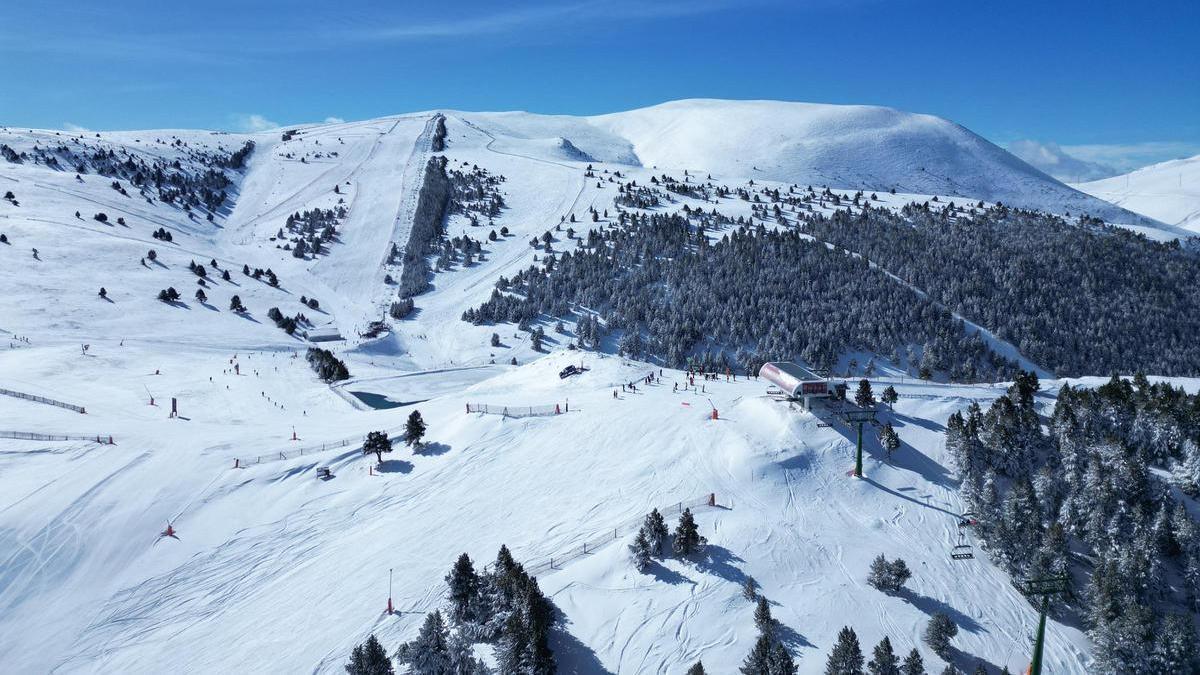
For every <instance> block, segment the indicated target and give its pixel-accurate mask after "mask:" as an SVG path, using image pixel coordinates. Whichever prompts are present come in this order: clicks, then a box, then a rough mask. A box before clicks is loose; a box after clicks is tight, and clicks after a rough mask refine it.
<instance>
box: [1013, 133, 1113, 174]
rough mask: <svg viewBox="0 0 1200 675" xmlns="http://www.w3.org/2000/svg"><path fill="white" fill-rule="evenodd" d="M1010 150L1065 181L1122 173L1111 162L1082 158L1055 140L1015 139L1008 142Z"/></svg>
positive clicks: (1043, 170) (1044, 171) (1039, 168)
mask: <svg viewBox="0 0 1200 675" xmlns="http://www.w3.org/2000/svg"><path fill="white" fill-rule="evenodd" d="M1008 151H1009V152H1011V153H1012V154H1014V155H1016V156H1017V157H1020V158H1021V159H1022V160H1024V161H1025V162H1026V163H1027V164H1029V165H1030V166H1032V167H1034V168H1035V169H1038V170H1039V171H1042V172H1043V173H1048V174H1050V175H1051V176H1054V177H1055V178H1057V179H1059V180H1061V181H1064V182H1072V183H1078V182H1081V181H1089V180H1098V179H1100V178H1108V177H1109V176H1115V175H1117V174H1118V173H1120V172H1119V171H1118V170H1116V169H1115V168H1113V167H1112V166H1111V165H1109V164H1105V163H1101V162H1095V161H1089V160H1085V159H1080V158H1079V157H1076V156H1074V155H1072V154H1071V153H1069V152H1067V151H1066V150H1064V149H1063V148H1062V147H1060V146H1059V145H1058V144H1057V143H1054V142H1053V141H1051V142H1048V143H1042V142H1040V141H1029V140H1021V141H1013V142H1011V143H1009V144H1008Z"/></svg>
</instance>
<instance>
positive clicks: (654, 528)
mask: <svg viewBox="0 0 1200 675" xmlns="http://www.w3.org/2000/svg"><path fill="white" fill-rule="evenodd" d="M642 529H644V530H645V531H646V537H647V538H649V539H650V548H651V551H652V552H653V554H654V555H656V556H662V555H663V547H664V546H665V545H666V543H667V535H668V534H669V531H668V530H667V521H666V520H665V519H664V518H663V517H662V514H661V513H659V512H658V509H653V510H651V511H650V513H648V514H646V521H645V522H644V523H643V524H642Z"/></svg>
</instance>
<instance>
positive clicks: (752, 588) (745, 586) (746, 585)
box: [742, 574, 758, 602]
mask: <svg viewBox="0 0 1200 675" xmlns="http://www.w3.org/2000/svg"><path fill="white" fill-rule="evenodd" d="M742 597H743V598H745V599H747V600H749V601H751V602H754V601H756V600H758V582H757V581H755V579H754V577H752V576H750V575H749V574H747V575H746V580H745V581H743V582H742Z"/></svg>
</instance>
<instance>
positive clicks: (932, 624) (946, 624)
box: [924, 612, 958, 660]
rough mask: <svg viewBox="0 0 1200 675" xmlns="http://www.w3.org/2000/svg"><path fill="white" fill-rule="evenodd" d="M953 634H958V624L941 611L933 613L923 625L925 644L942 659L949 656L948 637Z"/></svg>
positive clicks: (951, 636)
mask: <svg viewBox="0 0 1200 675" xmlns="http://www.w3.org/2000/svg"><path fill="white" fill-rule="evenodd" d="M955 635H958V626H956V625H954V622H953V621H952V620H951V619H950V617H949V616H947V615H946V614H944V613H943V612H938V613H936V614H934V615H933V617H932V618H931V619H929V623H928V624H926V626H925V634H924V639H925V644H928V645H929V647H930V648H931V649H933V653H935V654H937V655H938V656H940V657H942V659H943V660H945V659H948V658H949V657H950V639H951V638H953V637H954V636H955Z"/></svg>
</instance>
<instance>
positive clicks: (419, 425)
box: [404, 410, 425, 447]
mask: <svg viewBox="0 0 1200 675" xmlns="http://www.w3.org/2000/svg"><path fill="white" fill-rule="evenodd" d="M424 436H425V420H423V419H421V411H419V410H414V411H412V412H411V413H409V415H408V421H407V422H405V424H404V442H405V443H407V444H408V445H409V446H410V447H411V446H413V445H418V444H420V442H421V438H423V437H424Z"/></svg>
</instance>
